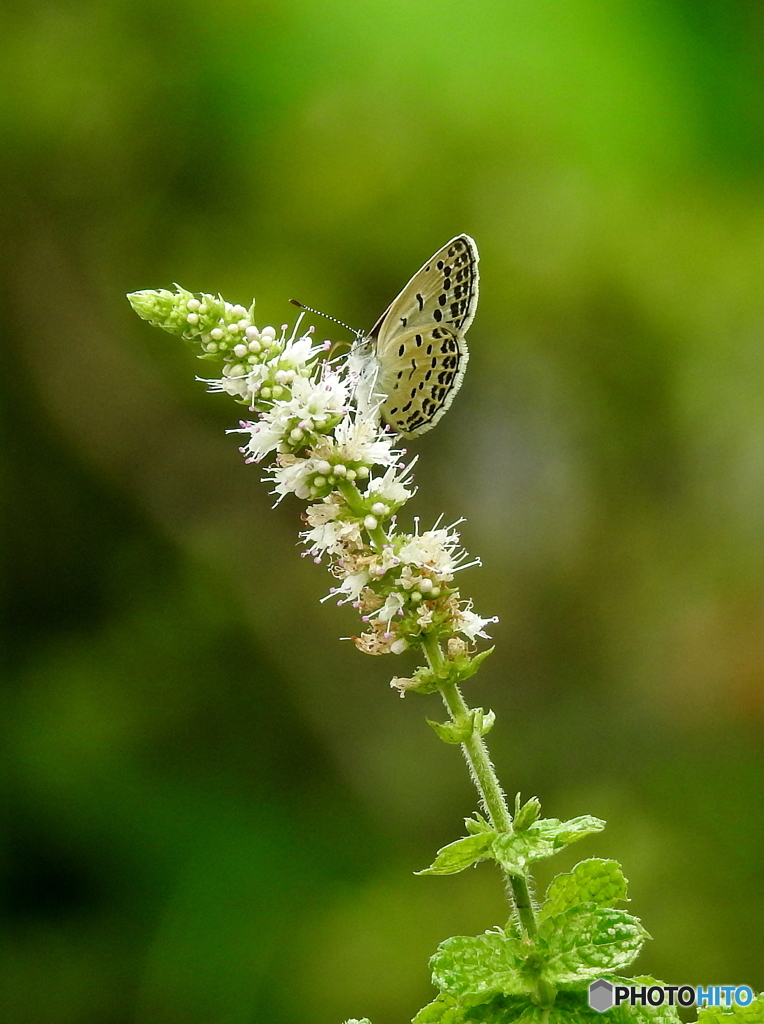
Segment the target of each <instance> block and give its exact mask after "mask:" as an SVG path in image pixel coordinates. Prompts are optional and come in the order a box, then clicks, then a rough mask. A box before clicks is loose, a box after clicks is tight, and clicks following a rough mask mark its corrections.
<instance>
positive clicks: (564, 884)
mask: <svg viewBox="0 0 764 1024" xmlns="http://www.w3.org/2000/svg"><path fill="white" fill-rule="evenodd" d="M626 887H627V883H626V879H625V878H624V877H623V871H622V870H621V865H620V864H619V863H618V861H615V860H601V859H599V858H598V857H592V858H591V859H590V860H582V861H580V862H579V863H578V864H576V866H575V867H574V868H573V870H572V871H570V872H568V873H567V874H564V875H557V876H556V877H555V878H553V879H552V881H551V883H550V885H549V888H548V889H547V893H546V899H545V901H544V904H543V906H542V907H541V913H540V916H541V918H542V919H543V918H545V917H554V916H555V915H556V914H561V913H563V912H564V911H565V910H570V908H571V907H577V906H579V904H581V903H594V904H595V905H596V906H598V907H612V906H614V905H615V904H616V903H619V902H620V901H622V900H625V899H626Z"/></svg>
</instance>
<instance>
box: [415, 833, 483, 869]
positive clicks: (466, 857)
mask: <svg viewBox="0 0 764 1024" xmlns="http://www.w3.org/2000/svg"><path fill="white" fill-rule="evenodd" d="M495 837H496V833H495V832H493V831H491V832H478V833H477V834H476V835H471V836H465V837H464V838H463V839H457V840H456V842H453V843H449V844H448V846H444V847H443V848H442V849H440V850H438V853H437V856H436V857H435V860H434V861H433V862H432V864H431V865H430V866H429V868H424V870H422V871H416V872H415V874H417V875H455V874H456V873H457V872H458V871H464V869H465V868H468V867H470V866H471V865H472V864H477V862H478V861H479V860H484V859H485V858H486V857H488V856H490V851H491V846H492V844H493V841H494V838H495Z"/></svg>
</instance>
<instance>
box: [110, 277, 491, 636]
mask: <svg viewBox="0 0 764 1024" xmlns="http://www.w3.org/2000/svg"><path fill="white" fill-rule="evenodd" d="M130 300H131V302H132V304H133V307H134V308H135V309H136V311H137V312H138V313H139V314H140V315H141V316H144V317H145V318H146V319H148V320H151V321H152V322H154V323H156V324H157V325H158V326H162V327H164V328H165V329H166V330H170V331H172V332H173V333H176V334H182V335H183V336H184V337H187V338H190V339H194V340H196V341H198V342H199V343H200V346H201V355H202V357H203V358H207V359H209V358H213V357H216V358H222V359H223V362H224V368H223V375H222V377H221V378H219V379H217V380H213V381H208V382H207V383H208V384H209V386H210V388H211V389H212V390H215V391H225V392H226V393H227V394H230V395H231V396H233V397H235V398H236V399H237V400H239V401H240V402H243V403H246V404H247V405H248V407H249V408H250V410H251V411H252V412H253V413H256V416H255V417H254V418H252V419H250V420H247V421H243V422H242V423H241V424H240V426H239V428H238V432H240V433H242V434H245V435H246V437H247V440H246V442H245V443H244V444H243V445H242V447H241V451H242V453H243V454H244V456H245V457H246V459H247V461H249V462H261V461H262V460H264V459H265V458H266V457H268V456H271V455H273V456H274V458H273V461H272V462H271V465H270V466H269V470H268V473H269V476H268V479H269V480H270V481H271V483H272V484H273V490H274V493H275V494H276V495H277V501H280V500H281V499H282V498H283V497H284V496H285V495H287V494H294V495H296V496H297V497H298V498H300V499H302V500H304V501H308V502H310V503H311V504H309V506H308V508H307V511H306V513H305V516H304V519H305V522H306V524H307V527H308V528H307V529H306V530H305V532H304V533H303V540H304V542H305V544H306V546H307V552H306V553H308V554H310V555H311V556H312V557H313V558H314V560H315V561H317V562H321V561H322V560H323V559H324V558H326V559H327V560H328V562H329V567H330V571H331V572H332V574H333V575H334V576H335V578H336V579H337V580H338V581H339V582H338V585H337V586H335V587H334V588H332V590H331V591H330V594H329V595H328V596H329V597H332V596H334V597H335V598H336V599H337V601H338V603H340V604H343V603H346V602H351V603H352V604H353V605H354V607H356V608H357V609H358V611H359V612H360V615H361V620H362V622H363V623H364V625H365V629H364V632H362V633H361V635H360V636H358V637H354V638H353V639H354V643H355V644H356V646H357V647H358V648H359V649H360V650H362V651H364V652H366V653H368V654H389V653H393V654H399V653H401V652H402V651H404V650H405V649H406V648H407V647H410V646H413V645H416V644H418V643H422V642H424V641H425V640H426V639H427V638H430V637H432V638H434V639H436V640H447V641H448V640H453V638H454V636H455V634H457V633H460V634H462V635H463V636H465V637H467V638H468V640H470V641H474V640H475V639H476V638H477V637H485V636H487V634H486V633H485V626H486V625H487V624H488V623H489V622H491V621H494V620H491V619H483V618H481V617H480V616H479V615H477V614H475V613H474V612H473V611H472V609H471V605H470V603H468V602H463V601H462V600H461V598H460V596H459V592H458V590H457V589H456V588H455V587H454V586H453V579H454V574H455V573H456V572H457V571H458V570H459V569H463V568H466V567H467V565H475V564H477V562H475V561H473V562H466V555H465V553H464V552H463V551H462V550H461V549H460V548H459V535H458V533H457V532H456V530H455V526H456V525H458V524H454V525H452V526H450V527H444V526H441V525H440V524H439V523H436V525H435V527H434V528H433V529H431V530H425V531H423V532H420V531H419V529H418V524H417V529H416V531H415V533H413V534H405V533H398V532H396V531H395V525H396V519H395V514H396V512H397V510H398V509H399V508H400V507H401V506H402V505H403V504H404V502H406V501H408V499H409V498H410V497H412V495H413V493H414V489H413V487H412V482H411V470H412V467H413V461H412V462H411V463H409V464H408V465H406V464H404V463H403V462H401V457H402V454H403V453H402V452H401V451H399V450H396V449H395V447H394V435H392V434H391V433H390V432H389V431H388V430H387V429H386V428H380V427H379V425H378V424H377V423H376V421H375V420H374V419H373V418H372V417H370V416H368V415H366V416H364V415H363V413H362V412H361V411H359V410H358V409H357V408H356V406H355V404H354V403H355V396H354V391H355V384H356V383H357V380H356V379H355V378H354V375H353V373H352V372H351V371H350V370H349V368H348V360H347V359H345V360H343V361H342V362H337V361H328V360H327V359H326V358H325V350H326V347H327V346H326V345H319V346H316V345H314V344H313V341H312V338H311V332H310V331H308V332H307V333H305V334H303V335H301V336H298V330H299V325H300V321H299V320H298V322H297V325H296V326H295V329H294V331H293V332H292V334H291V336H290V337H288V338H287V336H286V328H285V327H283V328H282V329H281V331H280V332H277V331H276V330H274V328H272V327H264V328H262V329H261V330H259V329H258V328H257V327H256V325H255V324H254V322H253V313H254V308H252V309H250V310H249V311H248V310H246V309H245V308H244V307H243V306H231V305H230V304H229V303H225V302H223V300H222V299H219V298H214V297H213V296H209V295H201V296H194V295H192V294H191V293H190V292H186V291H184V290H182V289H179V290H178V292H177V293H171V292H138V293H135V294H134V295H133V296H131V297H130ZM327 344H328V343H327ZM459 643H462V642H461V641H460V642H459Z"/></svg>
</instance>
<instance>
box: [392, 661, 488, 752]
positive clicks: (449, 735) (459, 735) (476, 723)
mask: <svg viewBox="0 0 764 1024" xmlns="http://www.w3.org/2000/svg"><path fill="white" fill-rule="evenodd" d="M415 674H416V673H415ZM408 689H411V687H408ZM426 721H427V724H428V725H430V726H432V728H433V729H434V730H435V732H436V733H437V734H438V736H439V737H440V738H441V739H442V740H443V742H444V743H465V742H466V741H467V740H468V739H469V738H470V736H472V735H473V734H475V733H477V735H478V736H485V734H486V733H487V732H489V731H490V730H491V729H492V728H493V724H494V722H495V721H496V715H495V714H494V713H493V711H483V709H482V708H472V709H471V710H470V712H469V714H468V715H467V716H466V717H465V720H464V721H462V722H433V721H432V719H430V718H428V719H426Z"/></svg>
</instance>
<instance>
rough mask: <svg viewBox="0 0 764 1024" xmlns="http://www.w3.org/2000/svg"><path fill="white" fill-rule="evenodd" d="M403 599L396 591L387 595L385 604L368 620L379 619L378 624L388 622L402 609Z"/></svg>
mask: <svg viewBox="0 0 764 1024" xmlns="http://www.w3.org/2000/svg"><path fill="white" fill-rule="evenodd" d="M404 603H405V599H404V597H403V595H402V594H401V593H400V591H398V590H393V591H392V592H391V593H390V594H388V595H387V598H386V599H385V603H384V604H383V605H382V607H381V608H379V609H378V610H377V611H376V612H374V613H373V615H370V616H369V618H372V619H379V621H380V622H390V621H391V620H392V619H393V617H394V616H395V615H397V614H398V612H399V611H400V610H401V609H402V608H403V605H404Z"/></svg>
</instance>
